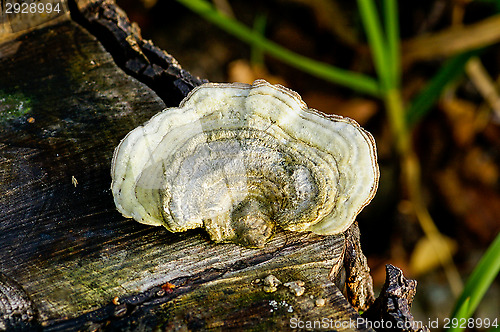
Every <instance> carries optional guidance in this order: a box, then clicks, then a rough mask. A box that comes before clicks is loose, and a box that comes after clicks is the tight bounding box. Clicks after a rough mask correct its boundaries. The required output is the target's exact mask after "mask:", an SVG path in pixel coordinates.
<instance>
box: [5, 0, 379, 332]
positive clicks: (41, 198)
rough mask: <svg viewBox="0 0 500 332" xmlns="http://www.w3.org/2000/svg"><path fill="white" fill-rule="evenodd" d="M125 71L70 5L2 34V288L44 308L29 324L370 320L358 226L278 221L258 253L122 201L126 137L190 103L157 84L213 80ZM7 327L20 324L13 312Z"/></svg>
mask: <svg viewBox="0 0 500 332" xmlns="http://www.w3.org/2000/svg"><path fill="white" fill-rule="evenodd" d="M106 3H107V4H108V5H109V4H110V2H106ZM94 5H95V3H94ZM70 7H71V6H70ZM94 9H95V8H94ZM82 17H84V16H83V15H82V16H80V19H82ZM5 30H6V29H4V31H5ZM21 32H22V31H21ZM9 36H10V38H8V37H9ZM146 45H150V46H151V45H152V44H147V43H146ZM150 46H148V47H150ZM112 48H113V47H112ZM115 49H116V48H115ZM149 49H151V47H150V48H149ZM111 53H112V52H111ZM158 54H160V56H159V57H160V58H161V53H158ZM165 54H166V53H165ZM165 54H164V55H165ZM174 60H175V59H174ZM148 61H149V60H148ZM122 65H126V62H124V63H122ZM157 67H158V68H157V69H158V71H157V73H160V72H161V70H166V68H163V69H162V68H161V65H157ZM179 68H180V66H179ZM124 70H125V71H124ZM124 70H122V69H121V68H120V67H119V66H118V65H117V61H116V56H114V55H112V54H110V51H109V48H108V49H106V48H105V47H103V45H102V44H101V43H100V42H99V41H98V40H97V39H96V38H95V37H94V36H93V35H92V34H91V33H89V32H88V31H87V30H86V29H85V28H83V27H82V25H81V24H79V23H76V22H75V21H74V20H72V19H71V18H70V16H69V15H65V16H62V18H61V17H59V18H57V19H56V20H54V21H52V23H50V22H49V23H44V24H43V25H39V26H37V27H31V28H30V29H28V30H26V31H24V33H20V32H19V31H17V32H15V33H14V32H12V31H11V32H9V35H8V36H3V38H2V39H1V44H0V72H1V73H2V75H0V193H1V196H0V211H1V214H0V273H1V274H2V275H3V276H4V277H2V278H0V286H1V283H2V282H1V280H7V278H8V280H13V283H15V285H17V286H18V287H19V288H21V289H22V290H23V291H22V292H20V291H19V292H17V293H19V294H23V295H22V296H23V299H24V298H25V297H26V294H27V296H28V297H29V299H30V300H31V301H32V305H33V307H34V308H35V311H36V317H35V319H34V320H33V321H34V323H33V322H31V321H30V324H32V325H30V326H33V324H34V325H35V326H39V327H42V328H43V329H44V330H47V331H59V330H79V329H88V330H95V329H98V328H105V329H111V330H112V329H124V330H134V329H139V328H153V327H160V328H165V329H181V328H188V329H192V330H200V329H201V330H203V329H210V328H214V329H224V328H244V329H248V330H263V329H271V328H274V329H288V328H290V326H291V325H290V324H291V323H292V322H299V321H302V322H305V321H320V320H322V319H327V321H323V323H325V324H326V322H330V324H334V323H335V322H347V321H350V320H351V321H357V319H359V318H360V316H359V314H358V313H357V309H366V307H367V306H368V305H369V304H370V303H371V302H372V301H373V291H372V289H371V277H370V276H369V269H368V268H367V266H366V260H365V259H364V256H363V254H362V252H361V250H360V247H359V231H358V228H357V225H356V224H354V225H353V226H352V228H351V229H350V230H349V231H348V232H346V233H345V234H341V235H338V236H318V235H314V234H312V233H294V232H286V231H278V232H277V234H275V236H274V237H273V238H272V240H271V241H270V242H269V243H268V244H267V245H266V247H265V248H263V249H249V248H244V247H241V246H238V245H234V244H215V243H213V242H211V241H210V240H209V238H208V236H207V235H206V234H205V232H203V231H201V230H200V231H191V232H186V233H182V234H172V233H170V232H168V231H167V230H166V229H164V228H159V227H150V226H146V225H141V224H139V223H137V222H135V221H133V220H131V219H125V218H124V217H122V216H121V215H120V214H119V213H118V212H117V211H116V208H115V206H114V203H113V198H112V195H111V191H110V181H111V178H110V175H109V171H110V162H111V157H112V154H113V150H114V148H115V146H116V145H117V144H118V142H119V141H120V140H121V139H122V138H123V137H124V136H125V134H126V133H127V132H129V131H130V130H131V129H133V128H135V127H136V126H138V125H140V124H142V123H143V122H144V121H146V120H147V119H149V118H150V117H151V116H152V115H154V114H155V113H157V112H159V111H161V110H162V109H164V108H165V107H166V106H174V105H177V103H178V97H179V94H178V93H164V94H158V93H156V91H154V90H152V89H151V88H150V86H152V87H153V89H161V86H162V84H163V85H169V84H170V86H169V87H168V89H171V91H174V90H175V89H177V90H178V92H179V93H180V95H183V94H185V93H187V92H188V91H189V87H190V88H192V87H193V86H194V85H196V84H201V82H202V81H201V80H199V79H196V78H192V77H191V76H190V75H189V73H187V72H185V71H184V72H181V71H179V72H175V73H174V74H173V75H174V76H175V75H179V77H180V78H179V79H178V80H176V79H171V78H169V79H167V80H163V81H162V80H159V81H154V84H152V83H151V81H149V82H145V83H147V84H148V85H149V86H147V85H146V84H144V83H141V82H139V81H138V80H137V79H136V78H134V77H132V76H133V75H132V74H131V73H129V72H128V70H127V69H126V68H125V69H124ZM142 74H143V72H138V73H136V75H135V76H136V77H137V78H139V79H140V78H141V77H142V76H141V75H142ZM131 75H132V76H131ZM159 75H160V74H159ZM160 76H161V77H162V79H164V78H165V75H164V74H161V75H160ZM160 76H158V77H160ZM174 82H177V83H174ZM186 82H187V83H186ZM186 87H188V88H186ZM165 89H166V90H165V91H167V90H168V89H167V87H165ZM159 95H161V98H160V97H159ZM346 250H349V252H347V253H346ZM271 274H272V275H274V276H276V277H277V278H278V279H279V280H280V281H281V282H282V283H287V282H292V281H302V282H304V286H303V287H304V288H305V292H304V294H302V295H300V296H297V295H295V294H294V293H293V292H292V291H291V290H290V289H289V288H288V287H286V286H284V285H280V286H279V287H278V288H277V290H276V291H275V292H271V293H267V292H265V291H264V290H263V281H262V280H263V279H264V278H265V277H266V276H268V275H271ZM346 274H347V277H348V278H350V280H351V281H350V282H348V283H347V284H346V283H345V276H346ZM0 276H1V275H0ZM355 277H357V279H356V278H355ZM259 280H260V282H259ZM355 280H357V281H355ZM17 286H16V287H17ZM345 287H347V288H348V290H347V291H346V292H344V294H349V295H347V296H348V297H349V299H348V298H347V297H346V296H344V295H343V294H342V292H341V291H340V290H339V289H344V288H345ZM1 289H2V288H1V287H0V293H1ZM4 289H6V288H4ZM12 293H13V294H14V293H16V292H12ZM17 293H16V294H17ZM0 295H1V294H0ZM13 296H16V295H13ZM14 300H15V299H14ZM25 307H26V308H28V307H29V306H25ZM30 310H31V309H30ZM1 311H2V307H1V306H0V314H1V313H2V312H1ZM2 324H4V325H3V326H6V327H9V325H8V324H16V323H15V322H14V323H12V322H10V321H7V320H5V319H4V320H2V316H1V315H0V330H2ZM332 326H333V325H332ZM332 329H335V330H353V329H354V330H368V329H366V327H365V326H364V325H363V324H358V325H356V326H355V328H353V325H352V324H351V325H347V324H343V325H336V326H335V327H334V328H332Z"/></svg>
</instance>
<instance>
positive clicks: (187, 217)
mask: <svg viewBox="0 0 500 332" xmlns="http://www.w3.org/2000/svg"><path fill="white" fill-rule="evenodd" d="M111 176H112V184H111V188H112V192H113V196H114V200H115V204H116V206H117V208H118V210H119V211H120V212H121V213H122V214H123V215H124V216H125V217H128V218H134V219H135V220H137V221H138V222H140V223H144V224H148V225H155V226H159V225H162V226H165V227H166V228H167V229H168V230H169V231H171V232H183V231H186V230H188V229H193V228H198V227H205V229H206V230H207V232H208V234H209V235H210V238H211V239H212V240H214V241H217V242H235V243H239V244H243V245H246V246H253V247H261V246H263V245H264V244H265V242H266V241H267V240H268V238H269V237H270V236H271V235H272V233H273V230H274V228H275V226H276V225H277V226H279V227H281V228H284V229H287V230H292V231H297V232H304V231H312V232H314V233H317V234H337V233H340V232H343V231H345V230H346V229H347V228H348V227H349V226H350V225H351V224H352V223H353V222H354V220H355V218H356V216H357V215H358V213H359V212H360V211H361V210H362V209H363V207H365V206H366V205H367V204H368V203H369V202H370V201H371V199H372V198H373V196H374V195H375V192H376V190H377V186H378V177H379V171H378V165H377V156H376V147H375V141H374V139H373V137H372V135H371V134H370V133H369V132H367V131H365V130H364V129H363V128H361V127H360V126H359V125H358V124H357V123H356V122H355V121H354V120H351V119H349V118H344V117H340V116H336V115H325V114H323V113H321V112H318V111H316V110H314V109H309V108H307V105H306V104H305V103H304V102H303V101H302V99H301V97H300V96H299V95H298V94H297V93H295V92H293V91H291V90H289V89H287V88H285V87H283V86H281V85H271V84H269V83H268V82H266V81H264V80H257V81H255V82H254V83H253V84H252V85H247V84H241V83H234V84H215V83H208V84H204V85H202V86H199V87H197V88H195V89H194V90H193V91H192V92H191V93H190V94H189V95H188V96H187V97H186V98H185V99H184V100H183V101H182V102H181V104H180V105H179V107H177V108H169V109H166V110H164V111H162V112H161V113H158V114H156V115H155V116H154V117H153V118H151V119H150V120H149V121H148V122H146V123H145V124H144V125H143V126H139V127H137V128H136V129H134V130H132V131H131V132H130V133H128V135H127V136H126V137H125V138H124V139H123V140H122V141H121V142H120V144H119V145H118V147H117V148H116V149H115V153H114V156H113V162H112V168H111Z"/></svg>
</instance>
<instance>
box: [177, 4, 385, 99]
mask: <svg viewBox="0 0 500 332" xmlns="http://www.w3.org/2000/svg"><path fill="white" fill-rule="evenodd" d="M177 1H178V2H179V3H181V4H182V5H184V6H186V7H187V8H189V9H190V10H192V11H194V12H195V13H197V14H199V15H200V16H202V17H203V18H204V19H206V20H207V21H209V22H212V23H213V24H215V25H217V26H218V27H219V28H221V29H223V30H224V31H226V32H228V33H230V34H232V35H234V36H236V37H237V38H239V39H241V40H243V41H245V42H246V43H249V44H251V45H255V46H258V47H260V48H261V49H262V50H264V51H265V52H267V53H268V54H269V55H271V56H274V57H276V58H278V59H280V60H281V61H283V62H285V63H287V64H289V65H291V66H293V67H295V68H298V69H300V70H303V71H304V72H307V73H309V74H311V75H314V76H316V77H319V78H322V79H325V80H327V81H329V82H333V83H336V84H340V85H343V86H345V87H348V88H351V89H353V90H356V91H358V92H362V93H366V94H369V95H373V96H380V88H379V84H378V82H377V81H376V80H375V79H373V78H371V77H369V76H366V75H362V74H359V73H356V72H352V71H348V70H344V69H340V68H337V67H333V66H331V65H328V64H325V63H322V62H319V61H315V60H312V59H310V58H307V57H305V56H302V55H299V54H297V53H294V52H292V51H290V50H288V49H286V48H284V47H282V46H280V45H278V44H276V43H274V42H272V41H270V40H268V39H266V38H264V37H263V36H262V35H260V34H259V33H257V32H255V31H253V30H252V29H250V28H248V27H247V26H245V25H243V24H241V23H240V22H238V21H236V20H233V19H231V18H229V17H226V16H224V15H222V14H220V13H219V12H217V10H216V9H215V8H214V7H213V6H212V5H211V4H210V3H208V2H207V1H205V0H177ZM370 1H371V0H370Z"/></svg>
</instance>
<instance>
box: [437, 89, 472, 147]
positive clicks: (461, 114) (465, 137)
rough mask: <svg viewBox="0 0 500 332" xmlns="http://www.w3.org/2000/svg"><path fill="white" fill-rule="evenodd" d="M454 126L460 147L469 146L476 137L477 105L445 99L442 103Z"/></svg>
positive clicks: (454, 133) (454, 132)
mask: <svg viewBox="0 0 500 332" xmlns="http://www.w3.org/2000/svg"><path fill="white" fill-rule="evenodd" d="M440 106H441V109H442V110H443V111H444V112H445V113H446V115H447V117H448V119H449V120H450V124H451V126H452V131H453V138H454V139H455V143H456V144H457V145H458V146H461V147H464V146H468V145H470V144H471V143H472V141H473V140H474V137H475V136H476V105H474V104H473V103H471V102H470V101H467V100H463V99H457V98H452V99H444V100H442V101H441V103H440Z"/></svg>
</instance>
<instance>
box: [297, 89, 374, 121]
mask: <svg viewBox="0 0 500 332" xmlns="http://www.w3.org/2000/svg"><path fill="white" fill-rule="evenodd" d="M303 97H304V101H305V102H306V103H307V105H308V106H309V107H311V108H315V109H318V110H321V111H322V112H325V113H329V114H338V115H342V116H347V117H349V118H351V119H354V120H356V121H357V122H358V123H359V124H360V125H362V126H363V125H364V124H366V122H367V121H368V120H369V119H371V118H372V117H373V116H374V115H375V113H377V111H378V104H377V103H376V102H375V101H373V100H370V99H342V98H339V97H337V96H332V95H330V94H326V93H321V92H309V93H306V94H305V95H303Z"/></svg>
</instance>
